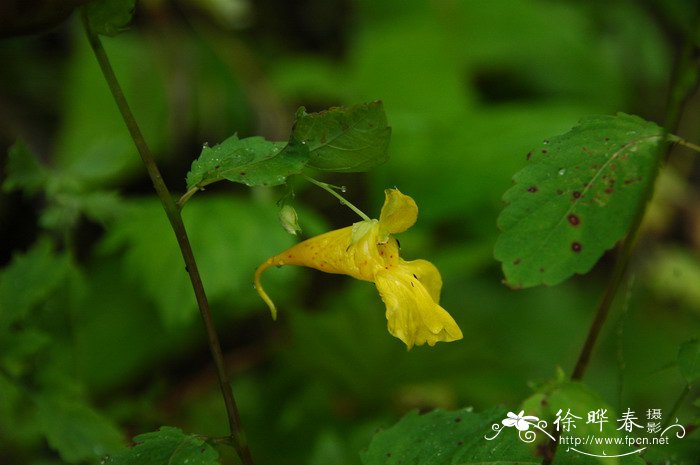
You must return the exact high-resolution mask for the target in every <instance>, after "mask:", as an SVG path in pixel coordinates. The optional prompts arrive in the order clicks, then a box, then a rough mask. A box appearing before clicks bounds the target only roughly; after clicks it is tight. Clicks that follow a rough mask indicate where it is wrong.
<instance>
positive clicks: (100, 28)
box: [85, 0, 136, 36]
mask: <svg viewBox="0 0 700 465" xmlns="http://www.w3.org/2000/svg"><path fill="white" fill-rule="evenodd" d="M135 5H136V0H96V1H92V2H90V3H88V4H87V5H86V6H85V8H86V12H87V16H88V20H89V21H90V27H91V28H92V30H93V31H95V32H97V33H98V34H102V35H105V36H115V35H117V34H119V33H120V32H122V31H123V30H125V29H126V27H127V26H128V25H129V23H130V22H131V17H132V16H134V8H135Z"/></svg>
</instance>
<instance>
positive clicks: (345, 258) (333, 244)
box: [255, 189, 462, 349]
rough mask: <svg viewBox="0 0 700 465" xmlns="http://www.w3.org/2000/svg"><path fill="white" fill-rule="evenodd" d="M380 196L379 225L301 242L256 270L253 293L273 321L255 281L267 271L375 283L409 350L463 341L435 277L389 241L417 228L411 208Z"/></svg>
mask: <svg viewBox="0 0 700 465" xmlns="http://www.w3.org/2000/svg"><path fill="white" fill-rule="evenodd" d="M384 194H385V196H386V198H385V201H384V206H383V207H382V211H381V214H380V216H379V220H368V221H360V222H358V223H355V224H354V225H352V226H348V227H347V228H342V229H337V230H335V231H330V232H327V233H325V234H321V235H320V236H316V237H313V238H311V239H308V240H306V241H303V242H300V243H299V244H297V245H295V246H293V247H291V248H289V249H287V250H285V251H284V252H282V253H280V254H278V255H275V256H274V257H270V258H268V259H267V261H265V262H264V263H263V264H261V265H260V266H259V267H258V269H257V270H256V271H255V288H256V289H257V291H258V294H260V297H262V299H263V300H264V301H265V302H266V303H267V305H268V306H269V307H270V312H272V318H276V317H277V310H276V308H275V304H274V303H273V302H272V300H270V298H269V297H268V295H267V293H265V290H264V289H263V288H262V286H261V284H260V276H261V275H262V273H263V272H264V271H265V270H266V269H268V268H270V267H271V266H283V265H298V266H307V267H310V268H315V269H317V270H320V271H325V272H326V273H337V274H346V275H348V276H352V277H353V278H356V279H361V280H363V281H371V282H374V283H375V285H376V286H377V290H378V291H379V295H380V296H381V298H382V300H383V301H384V303H385V304H386V319H387V322H388V329H389V332H390V333H391V334H392V335H393V336H396V337H398V338H399V339H401V340H402V341H403V342H404V343H405V344H406V346H407V348H408V349H410V348H411V347H413V346H414V345H422V344H425V343H426V342H427V343H428V344H429V345H431V346H433V345H435V343H436V342H438V341H446V342H449V341H456V340H458V339H462V331H460V329H459V327H458V326H457V323H455V321H454V320H453V319H452V317H451V316H450V314H449V313H447V311H446V310H445V309H444V308H442V307H441V306H440V304H439V302H440V289H441V288H442V278H441V277H440V272H439V271H438V270H437V268H435V266H434V265H433V264H432V263H430V262H429V261H426V260H413V261H410V262H407V261H405V260H403V259H402V258H401V257H399V245H398V241H397V240H396V239H394V238H393V237H391V234H396V233H400V232H403V231H405V230H407V229H408V228H410V227H411V226H413V224H414V223H415V222H416V218H417V217H418V207H417V206H416V203H415V202H414V201H413V199H412V198H411V197H409V196H407V195H404V194H402V193H401V192H399V190H398V189H387V190H386V191H384Z"/></svg>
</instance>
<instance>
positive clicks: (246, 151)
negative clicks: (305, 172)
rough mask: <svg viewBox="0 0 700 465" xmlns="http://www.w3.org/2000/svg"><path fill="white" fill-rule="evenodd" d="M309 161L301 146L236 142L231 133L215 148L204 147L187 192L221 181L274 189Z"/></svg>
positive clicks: (254, 140)
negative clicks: (273, 187) (272, 187)
mask: <svg viewBox="0 0 700 465" xmlns="http://www.w3.org/2000/svg"><path fill="white" fill-rule="evenodd" d="M307 160H308V149H307V148H306V147H304V146H303V145H301V144H296V143H295V144H291V143H290V144H285V143H284V142H270V141H268V140H265V139H264V138H262V137H257V136H256V137H247V138H245V139H239V138H238V135H236V134H234V135H233V136H231V137H229V138H228V139H226V140H225V141H223V142H222V143H221V144H218V145H215V146H214V147H208V146H205V147H204V148H203V149H202V153H201V154H200V156H199V158H198V159H196V160H195V161H194V162H192V169H191V170H190V172H189V173H187V189H188V190H189V189H192V188H194V187H199V188H202V187H204V186H206V185H208V184H211V183H213V182H216V181H220V180H222V179H227V180H229V181H232V182H240V183H243V184H245V185H247V186H277V185H279V184H283V183H284V182H285V180H286V179H287V176H289V175H292V174H299V173H301V170H302V169H303V168H304V165H305V164H306V162H307Z"/></svg>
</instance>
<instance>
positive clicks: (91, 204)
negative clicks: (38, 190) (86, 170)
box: [39, 186, 123, 230]
mask: <svg viewBox="0 0 700 465" xmlns="http://www.w3.org/2000/svg"><path fill="white" fill-rule="evenodd" d="M76 189H82V186H78V187H76ZM122 209H123V203H122V200H121V198H120V197H119V195H118V194H117V193H116V192H105V191H95V192H82V191H81V190H74V191H69V190H68V191H61V192H56V193H55V194H53V195H52V196H51V197H49V204H48V205H47V206H46V208H44V210H42V212H41V216H40V217H39V223H40V224H41V226H42V227H44V228H46V229H50V230H66V229H71V228H73V227H74V226H75V224H76V222H77V221H78V219H79V218H80V215H85V216H86V217H87V218H90V219H91V220H93V221H95V222H97V223H100V224H103V225H104V224H106V223H107V222H109V221H111V220H112V219H114V218H115V217H117V216H118V215H119V213H120V212H121V210H122Z"/></svg>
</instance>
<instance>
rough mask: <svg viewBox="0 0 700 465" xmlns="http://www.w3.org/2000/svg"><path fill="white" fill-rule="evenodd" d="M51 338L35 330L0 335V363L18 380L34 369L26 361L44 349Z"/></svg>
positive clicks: (28, 329) (30, 328) (31, 364)
mask: <svg viewBox="0 0 700 465" xmlns="http://www.w3.org/2000/svg"><path fill="white" fill-rule="evenodd" d="M52 340H53V338H52V337H51V335H50V334H48V333H47V332H45V331H42V330H38V329H36V328H32V327H29V328H23V329H22V330H21V331H17V332H10V333H9V334H3V335H0V354H2V355H1V356H0V363H1V364H2V366H3V367H4V368H5V369H6V370H7V372H8V373H10V374H11V375H12V376H13V377H14V378H20V377H21V376H24V375H25V374H26V373H27V372H32V371H34V370H35V369H36V367H35V365H34V364H33V363H31V361H30V362H28V360H27V359H29V358H30V357H32V356H33V355H35V354H36V353H37V352H39V351H40V350H42V349H44V348H46V347H47V346H48V345H49V344H50V343H51V342H52Z"/></svg>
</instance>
